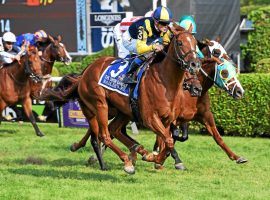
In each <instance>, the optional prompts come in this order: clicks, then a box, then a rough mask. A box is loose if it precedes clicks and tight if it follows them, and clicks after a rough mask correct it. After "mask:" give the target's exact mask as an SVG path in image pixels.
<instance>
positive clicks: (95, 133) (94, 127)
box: [87, 118, 107, 170]
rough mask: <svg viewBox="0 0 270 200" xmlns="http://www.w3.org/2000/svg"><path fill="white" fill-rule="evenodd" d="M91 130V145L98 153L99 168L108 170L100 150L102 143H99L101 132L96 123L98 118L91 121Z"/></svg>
mask: <svg viewBox="0 0 270 200" xmlns="http://www.w3.org/2000/svg"><path fill="white" fill-rule="evenodd" d="M89 125H90V127H89V129H88V131H87V132H89V133H90V135H91V145H92V147H93V149H94V151H95V153H96V156H97V159H98V162H99V166H100V169H101V170H107V168H106V166H105V163H104V160H103V157H102V152H101V148H100V143H99V139H98V132H99V127H98V123H97V121H96V118H93V119H91V120H90V121H89ZM90 128H91V131H90Z"/></svg>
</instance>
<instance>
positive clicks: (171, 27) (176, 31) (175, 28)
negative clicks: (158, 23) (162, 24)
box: [168, 22, 179, 35]
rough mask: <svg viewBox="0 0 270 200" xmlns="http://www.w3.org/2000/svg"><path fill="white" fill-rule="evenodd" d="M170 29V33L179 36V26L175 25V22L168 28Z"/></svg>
mask: <svg viewBox="0 0 270 200" xmlns="http://www.w3.org/2000/svg"><path fill="white" fill-rule="evenodd" d="M168 27H169V29H170V31H171V32H172V33H173V34H174V35H177V34H178V30H177V29H178V28H179V26H178V25H177V24H176V23H175V22H173V25H172V26H168Z"/></svg>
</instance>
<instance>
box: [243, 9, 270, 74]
mask: <svg viewBox="0 0 270 200" xmlns="http://www.w3.org/2000/svg"><path fill="white" fill-rule="evenodd" d="M248 19H249V20H251V21H253V23H254V28H255V30H254V31H251V32H250V33H249V34H248V42H247V44H246V45H242V46H241V49H242V55H243V56H244V57H247V58H248V59H249V60H250V62H251V67H252V69H253V70H254V71H255V69H256V66H257V63H258V61H260V60H262V59H265V58H269V55H270V40H269V38H270V6H266V7H261V8H259V9H257V10H253V11H251V12H250V13H249V14H248Z"/></svg>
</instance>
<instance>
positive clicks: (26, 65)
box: [24, 53, 43, 83]
mask: <svg viewBox="0 0 270 200" xmlns="http://www.w3.org/2000/svg"><path fill="white" fill-rule="evenodd" d="M25 57H26V58H25V62H24V72H25V74H26V75H28V76H29V77H30V79H31V80H32V81H34V82H35V83H38V82H41V81H42V79H43V77H41V76H40V75H38V74H35V73H34V72H33V70H32V69H31V67H30V62H29V55H28V53H26V54H25ZM31 64H32V63H31Z"/></svg>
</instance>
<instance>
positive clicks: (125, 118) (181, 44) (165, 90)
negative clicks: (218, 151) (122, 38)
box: [78, 25, 200, 174]
mask: <svg viewBox="0 0 270 200" xmlns="http://www.w3.org/2000/svg"><path fill="white" fill-rule="evenodd" d="M191 29H192V27H190V29H189V30H188V31H185V30H184V29H183V28H181V27H180V26H177V25H174V27H173V28H172V32H173V34H174V37H173V39H172V41H171V43H170V45H169V49H168V53H167V56H166V57H165V58H164V60H163V61H162V62H161V63H153V64H151V65H150V67H149V69H148V70H147V71H146V72H145V74H144V76H143V77H142V79H141V83H140V87H139V93H140V96H139V97H138V102H139V108H140V113H141V120H142V122H143V124H144V125H145V126H146V127H148V128H150V129H152V130H153V131H154V132H155V133H156V134H157V135H159V136H160V137H161V138H162V139H163V140H164V142H165V144H166V147H167V148H168V149H170V150H171V149H173V139H172V137H171V135H170V133H169V125H170V123H171V122H172V121H174V119H175V118H176V117H177V115H175V114H176V113H178V112H179V111H178V110H177V109H178V106H177V105H179V104H180V99H182V98H181V97H182V96H183V87H182V85H183V79H184V70H185V69H189V70H191V71H193V72H195V71H196V70H197V69H198V67H199V66H200V61H199V60H198V58H197V56H196V43H197V42H196V40H195V38H194V37H193V36H192V34H191ZM113 60H114V58H112V57H105V58H100V59H98V60H97V61H95V62H94V63H93V64H91V65H90V66H88V68H87V69H86V70H85V71H84V72H83V74H82V77H81V79H80V81H79V85H78V94H79V99H80V104H81V109H82V111H83V113H84V115H85V116H86V118H87V119H88V122H89V125H90V127H91V129H89V130H88V132H90V134H91V140H93V141H94V142H92V145H93V144H97V143H98V139H100V140H101V141H102V142H103V143H104V144H105V145H106V146H107V147H109V148H111V149H112V150H113V151H114V152H115V153H116V154H117V155H118V156H119V157H120V159H121V160H122V161H124V170H125V171H126V172H127V173H129V174H132V173H134V172H135V169H134V166H133V164H132V160H131V159H130V158H129V156H128V155H127V154H126V153H124V152H123V151H122V150H120V149H119V148H118V147H117V146H116V145H115V144H114V143H113V142H112V140H111V137H110V133H109V128H108V108H109V107H114V108H116V109H117V110H118V111H119V112H118V114H117V116H116V117H115V118H114V120H113V121H112V122H111V124H110V131H111V134H112V135H113V136H114V137H116V138H117V139H119V140H120V141H121V142H122V143H124V144H125V145H126V146H128V147H129V149H130V150H132V149H134V150H135V151H137V152H138V153H140V154H141V155H143V158H144V160H146V161H151V162H156V163H162V162H163V160H162V159H161V158H163V157H165V156H164V155H163V154H165V153H166V150H164V151H163V152H160V154H159V155H157V156H154V155H152V154H149V153H148V152H147V151H146V150H144V149H143V148H142V146H140V147H138V146H137V145H136V143H134V141H133V140H131V139H130V138H128V137H124V138H123V137H122V136H121V135H119V133H120V129H121V128H122V126H124V125H126V124H127V123H128V122H129V121H130V119H131V118H132V117H133V116H132V111H131V108H130V106H129V98H128V97H126V96H122V95H120V94H118V93H116V92H114V91H110V90H108V89H106V88H104V87H102V86H100V85H99V84H98V82H99V79H100V76H101V74H102V73H103V72H104V70H105V69H106V68H107V67H108V66H109V65H110V63H111V62H112V61H113ZM93 147H94V150H95V152H96V154H97V157H98V158H99V159H100V160H102V158H100V157H101V155H100V149H99V147H98V145H93ZM100 165H101V169H105V166H104V163H103V161H101V162H100Z"/></svg>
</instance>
